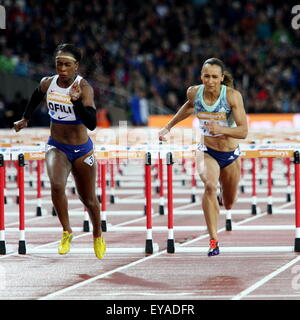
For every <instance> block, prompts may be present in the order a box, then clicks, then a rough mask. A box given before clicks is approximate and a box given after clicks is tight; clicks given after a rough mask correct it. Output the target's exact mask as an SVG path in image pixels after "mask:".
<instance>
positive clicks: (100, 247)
mask: <svg viewBox="0 0 300 320" xmlns="http://www.w3.org/2000/svg"><path fill="white" fill-rule="evenodd" d="M105 251H106V243H105V240H104V238H103V237H97V238H94V252H95V255H96V257H97V258H98V259H103V257H104V255H105Z"/></svg>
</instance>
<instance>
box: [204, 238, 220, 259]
mask: <svg viewBox="0 0 300 320" xmlns="http://www.w3.org/2000/svg"><path fill="white" fill-rule="evenodd" d="M218 244H219V243H218V241H217V240H214V239H211V240H210V241H209V249H208V253H207V255H208V256H209V257H212V256H216V255H218V254H219V253H220V250H219V246H218Z"/></svg>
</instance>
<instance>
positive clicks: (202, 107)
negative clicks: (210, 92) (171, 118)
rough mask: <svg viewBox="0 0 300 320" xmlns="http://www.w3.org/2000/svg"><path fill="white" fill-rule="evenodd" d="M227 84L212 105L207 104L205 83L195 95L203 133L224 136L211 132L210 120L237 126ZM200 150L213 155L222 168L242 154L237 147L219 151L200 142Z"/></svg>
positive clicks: (197, 114)
mask: <svg viewBox="0 0 300 320" xmlns="http://www.w3.org/2000/svg"><path fill="white" fill-rule="evenodd" d="M226 90H227V86H225V85H221V92H220V95H219V98H218V99H217V101H216V102H215V103H214V104H213V105H212V106H208V105H206V104H205V102H204V99H203V91H204V85H203V84H201V85H200V86H199V89H198V91H197V93H196V96H195V101H194V108H195V112H196V116H197V118H198V120H199V129H200V132H201V134H202V135H204V136H210V137H218V136H222V134H216V135H213V134H211V133H210V132H209V131H208V129H207V128H206V127H205V125H206V124H207V123H208V122H209V121H212V120H213V121H217V122H218V124H219V125H220V126H225V127H230V128H233V127H236V123H235V121H234V118H233V113H232V109H231V108H230V106H229V105H228V103H227V98H226ZM198 150H199V151H204V152H205V153H208V154H209V155H210V156H211V157H213V158H214V159H215V160H216V161H217V162H218V164H219V166H220V168H221V169H222V168H225V167H226V166H228V165H229V164H231V163H232V162H233V161H235V160H236V159H237V158H238V157H239V156H240V154H241V153H240V149H239V147H237V148H236V149H235V150H233V151H228V152H224V151H217V150H214V149H212V148H209V147H207V146H206V145H204V144H202V143H200V144H199V145H198Z"/></svg>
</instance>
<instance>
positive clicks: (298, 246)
mask: <svg viewBox="0 0 300 320" xmlns="http://www.w3.org/2000/svg"><path fill="white" fill-rule="evenodd" d="M294 250H295V252H300V238H295V246H294Z"/></svg>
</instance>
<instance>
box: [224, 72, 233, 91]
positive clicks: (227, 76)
mask: <svg viewBox="0 0 300 320" xmlns="http://www.w3.org/2000/svg"><path fill="white" fill-rule="evenodd" d="M223 75H224V80H223V81H222V84H225V86H227V87H230V88H233V87H234V85H233V76H232V74H231V73H229V72H228V71H224V73H223Z"/></svg>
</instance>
